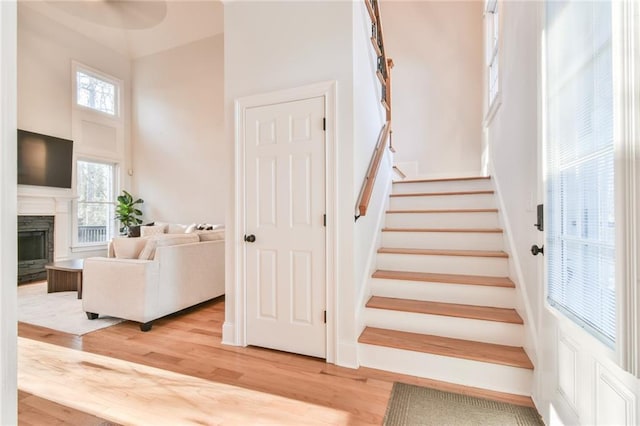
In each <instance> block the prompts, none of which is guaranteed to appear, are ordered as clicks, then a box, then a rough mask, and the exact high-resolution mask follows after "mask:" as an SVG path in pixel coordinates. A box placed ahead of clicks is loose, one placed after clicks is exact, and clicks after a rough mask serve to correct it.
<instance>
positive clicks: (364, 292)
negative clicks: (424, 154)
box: [355, 149, 394, 359]
mask: <svg viewBox="0 0 640 426" xmlns="http://www.w3.org/2000/svg"><path fill="white" fill-rule="evenodd" d="M393 174H394V172H393V152H391V150H389V149H385V153H384V155H383V157H382V162H381V164H380V170H379V172H378V176H377V178H376V180H377V182H376V184H375V185H374V192H373V196H372V197H371V200H372V202H371V204H370V205H369V214H368V215H367V216H363V217H360V218H359V219H357V222H356V228H358V226H364V225H365V223H366V222H367V221H375V222H374V223H375V226H374V227H373V228H372V232H374V233H375V234H374V235H375V240H373V241H371V244H369V251H368V253H367V260H366V262H365V267H364V271H365V272H364V274H363V275H362V281H361V282H360V283H359V284H360V285H359V286H358V287H359V289H360V291H359V292H358V294H357V296H356V303H357V305H356V306H357V312H356V327H357V330H356V332H357V335H358V336H359V335H360V333H362V331H363V330H364V328H365V315H364V309H365V305H366V304H367V300H369V297H371V294H372V293H371V275H373V273H374V272H375V270H376V260H377V256H378V249H379V248H380V247H381V244H382V228H383V227H384V220H385V215H386V212H387V210H388V208H389V194H390V193H391V189H392V186H393ZM376 188H378V190H377V191H376ZM355 240H356V241H358V240H359V239H358V238H356V239H355ZM357 346H358V345H357V344H356V347H357ZM358 359H359V357H358Z"/></svg>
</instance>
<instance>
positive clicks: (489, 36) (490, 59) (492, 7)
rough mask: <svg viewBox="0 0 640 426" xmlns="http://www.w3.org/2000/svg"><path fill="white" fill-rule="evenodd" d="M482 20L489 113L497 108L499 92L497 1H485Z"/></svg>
mask: <svg viewBox="0 0 640 426" xmlns="http://www.w3.org/2000/svg"><path fill="white" fill-rule="evenodd" d="M484 20H485V36H486V43H485V46H486V64H487V93H488V102H489V105H488V106H489V111H491V110H492V109H495V108H496V106H497V105H496V99H497V98H498V93H499V91H500V86H499V81H500V80H499V58H498V47H499V45H500V43H499V41H500V40H499V36H500V24H499V15H498V2H497V0H489V1H487V5H486V8H485V15H484Z"/></svg>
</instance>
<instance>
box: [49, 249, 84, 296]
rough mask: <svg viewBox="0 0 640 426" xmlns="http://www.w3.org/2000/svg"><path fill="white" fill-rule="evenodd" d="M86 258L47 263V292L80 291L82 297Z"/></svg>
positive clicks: (79, 294)
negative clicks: (83, 268)
mask: <svg viewBox="0 0 640 426" xmlns="http://www.w3.org/2000/svg"><path fill="white" fill-rule="evenodd" d="M83 266H84V259H71V260H63V261H60V262H53V263H49V264H47V265H45V268H46V270H47V293H55V292H57V291H78V299H82V267H83Z"/></svg>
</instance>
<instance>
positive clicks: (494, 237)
mask: <svg viewBox="0 0 640 426" xmlns="http://www.w3.org/2000/svg"><path fill="white" fill-rule="evenodd" d="M382 246H383V247H390V248H420V249H441V250H502V249H503V247H504V244H503V239H502V233H495V232H493V233H488V232H395V231H394V232H388V231H385V232H383V233H382Z"/></svg>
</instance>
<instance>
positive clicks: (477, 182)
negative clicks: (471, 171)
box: [391, 179, 493, 194]
mask: <svg viewBox="0 0 640 426" xmlns="http://www.w3.org/2000/svg"><path fill="white" fill-rule="evenodd" d="M492 189H493V188H492V186H491V180H490V179H474V180H457V181H444V182H404V183H394V184H393V188H392V190H391V191H392V192H393V193H394V194H408V193H412V192H448V191H490V190H492Z"/></svg>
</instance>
